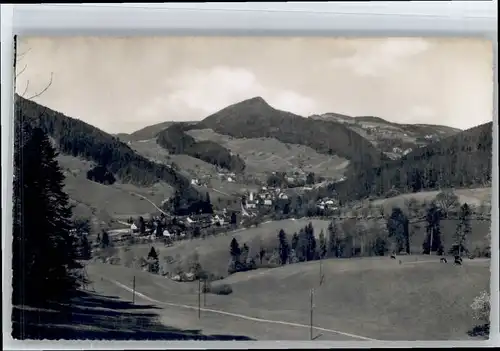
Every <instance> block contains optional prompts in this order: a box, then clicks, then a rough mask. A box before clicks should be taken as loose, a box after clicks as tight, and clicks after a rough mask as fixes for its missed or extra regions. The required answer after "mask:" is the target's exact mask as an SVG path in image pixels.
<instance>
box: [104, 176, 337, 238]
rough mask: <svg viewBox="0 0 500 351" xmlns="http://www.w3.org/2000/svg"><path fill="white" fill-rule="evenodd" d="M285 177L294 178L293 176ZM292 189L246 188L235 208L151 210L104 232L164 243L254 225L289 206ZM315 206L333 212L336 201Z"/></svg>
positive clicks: (325, 200) (197, 180) (230, 178)
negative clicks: (179, 212) (181, 213)
mask: <svg viewBox="0 0 500 351" xmlns="http://www.w3.org/2000/svg"><path fill="white" fill-rule="evenodd" d="M219 176H220V177H221V178H222V179H224V180H225V181H228V182H234V181H235V180H236V179H237V176H236V175H235V174H234V173H221V174H220V175H219ZM284 176H285V177H286V175H284ZM286 178H293V175H290V176H287V177H286ZM293 179H296V178H293ZM289 180H290V181H291V180H292V179H289ZM191 182H192V183H193V184H196V185H198V186H203V185H204V182H203V178H193V179H192V180H191ZM291 189H293V188H281V187H278V186H260V187H256V188H254V189H251V190H250V189H248V190H245V191H244V193H243V194H242V195H241V198H240V201H238V202H240V204H239V205H238V206H237V207H236V208H233V209H227V208H222V209H220V210H219V209H214V210H213V211H212V213H191V214H190V215H184V216H175V215H173V214H170V213H167V212H163V211H162V212H161V213H160V212H156V213H151V214H150V215H149V216H146V217H147V218H145V217H143V216H139V217H137V218H132V217H130V218H129V219H128V220H127V221H118V223H119V224H121V225H122V226H126V228H119V229H110V230H108V231H107V234H108V235H109V236H110V237H112V238H113V241H114V242H115V243H116V244H120V243H126V242H128V243H132V242H133V243H151V242H160V243H161V242H163V243H164V245H166V246H170V245H172V244H173V243H174V242H175V241H179V240H184V239H192V238H199V237H201V238H204V237H206V236H210V235H217V234H219V233H223V232H228V231H231V230H236V229H237V228H241V227H247V226H252V225H257V224H258V222H260V221H263V220H266V219H269V218H273V214H276V213H278V212H281V213H283V212H285V211H283V208H285V207H289V206H290V202H291V197H292V196H297V193H296V192H293V191H291ZM302 190H304V191H305V192H307V191H308V190H312V187H303V188H302ZM315 206H316V208H317V210H318V211H321V212H324V211H335V210H337V208H338V207H337V206H338V201H337V200H336V199H334V198H320V199H318V200H317V201H315Z"/></svg>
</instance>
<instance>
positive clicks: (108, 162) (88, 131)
mask: <svg viewBox="0 0 500 351" xmlns="http://www.w3.org/2000/svg"><path fill="white" fill-rule="evenodd" d="M15 109H16V116H17V117H16V118H20V119H21V118H22V119H23V121H24V122H27V123H30V124H31V125H32V126H34V127H38V128H40V129H42V130H43V131H44V132H45V133H46V134H48V135H50V136H51V137H52V138H54V139H55V141H56V142H57V147H58V148H59V150H60V151H61V152H62V153H65V154H69V155H72V156H79V157H83V158H85V159H87V160H91V161H94V162H96V163H97V165H98V168H97V169H96V170H93V171H92V172H91V173H90V174H88V175H87V176H88V177H89V178H94V179H95V180H97V181H103V182H105V181H108V182H109V183H111V182H112V179H113V178H114V176H116V177H118V178H119V179H120V180H121V181H122V182H130V183H133V184H137V185H140V186H148V185H152V184H154V183H157V182H160V181H164V182H166V183H168V184H170V185H172V186H173V187H174V188H176V189H177V190H178V191H179V192H180V193H181V194H182V197H183V198H184V199H185V200H186V201H188V202H192V201H198V200H199V199H200V194H198V192H197V190H196V189H195V188H193V187H192V186H191V184H190V182H189V180H188V179H187V178H186V177H184V176H183V175H182V174H180V173H179V172H177V171H176V170H174V169H173V168H171V167H168V166H165V165H162V164H158V163H155V162H151V161H150V160H148V159H146V158H145V157H143V156H140V155H138V154H137V153H136V152H135V151H134V150H132V149H131V148H130V147H129V146H128V145H126V144H124V143H123V142H121V141H120V140H119V139H118V138H116V137H114V136H111V135H109V134H107V133H105V132H103V131H101V130H100V129H98V128H95V127H93V126H91V125H90V124H87V123H85V122H83V121H81V120H78V119H74V118H71V117H67V116H65V115H64V114H62V113H59V112H56V111H53V110H51V109H49V108H46V107H44V106H41V105H39V104H37V103H36V102H33V101H30V100H26V99H24V98H22V97H21V96H18V95H16V104H15ZM109 172H110V173H112V174H113V175H114V176H113V177H110V176H109V174H108V173H109Z"/></svg>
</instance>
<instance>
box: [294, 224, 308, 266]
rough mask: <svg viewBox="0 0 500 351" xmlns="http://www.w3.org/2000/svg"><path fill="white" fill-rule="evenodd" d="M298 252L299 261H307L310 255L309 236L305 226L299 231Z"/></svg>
mask: <svg viewBox="0 0 500 351" xmlns="http://www.w3.org/2000/svg"><path fill="white" fill-rule="evenodd" d="M295 251H296V253H297V258H298V260H299V262H304V261H307V257H308V252H309V251H308V237H307V233H306V231H305V229H304V228H302V229H301V230H300V231H299V234H298V241H297V249H296V250H295Z"/></svg>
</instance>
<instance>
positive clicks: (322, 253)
mask: <svg viewBox="0 0 500 351" xmlns="http://www.w3.org/2000/svg"><path fill="white" fill-rule="evenodd" d="M327 252H328V247H327V242H326V237H325V232H324V231H323V229H321V232H320V233H319V257H320V258H321V259H323V258H325V257H326V254H327Z"/></svg>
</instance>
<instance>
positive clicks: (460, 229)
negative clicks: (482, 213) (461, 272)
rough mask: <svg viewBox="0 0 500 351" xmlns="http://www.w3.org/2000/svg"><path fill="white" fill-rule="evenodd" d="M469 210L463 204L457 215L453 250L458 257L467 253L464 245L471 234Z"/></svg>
mask: <svg viewBox="0 0 500 351" xmlns="http://www.w3.org/2000/svg"><path fill="white" fill-rule="evenodd" d="M471 212H472V211H471V209H470V207H469V205H468V204H467V203H464V204H463V205H462V206H461V207H460V212H459V215H458V220H459V221H458V224H457V229H456V232H455V245H454V246H455V248H454V250H456V251H457V252H456V254H457V255H458V256H462V252H464V251H467V247H466V246H465V243H466V242H467V237H468V236H469V234H470V232H471V226H470V215H471Z"/></svg>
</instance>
